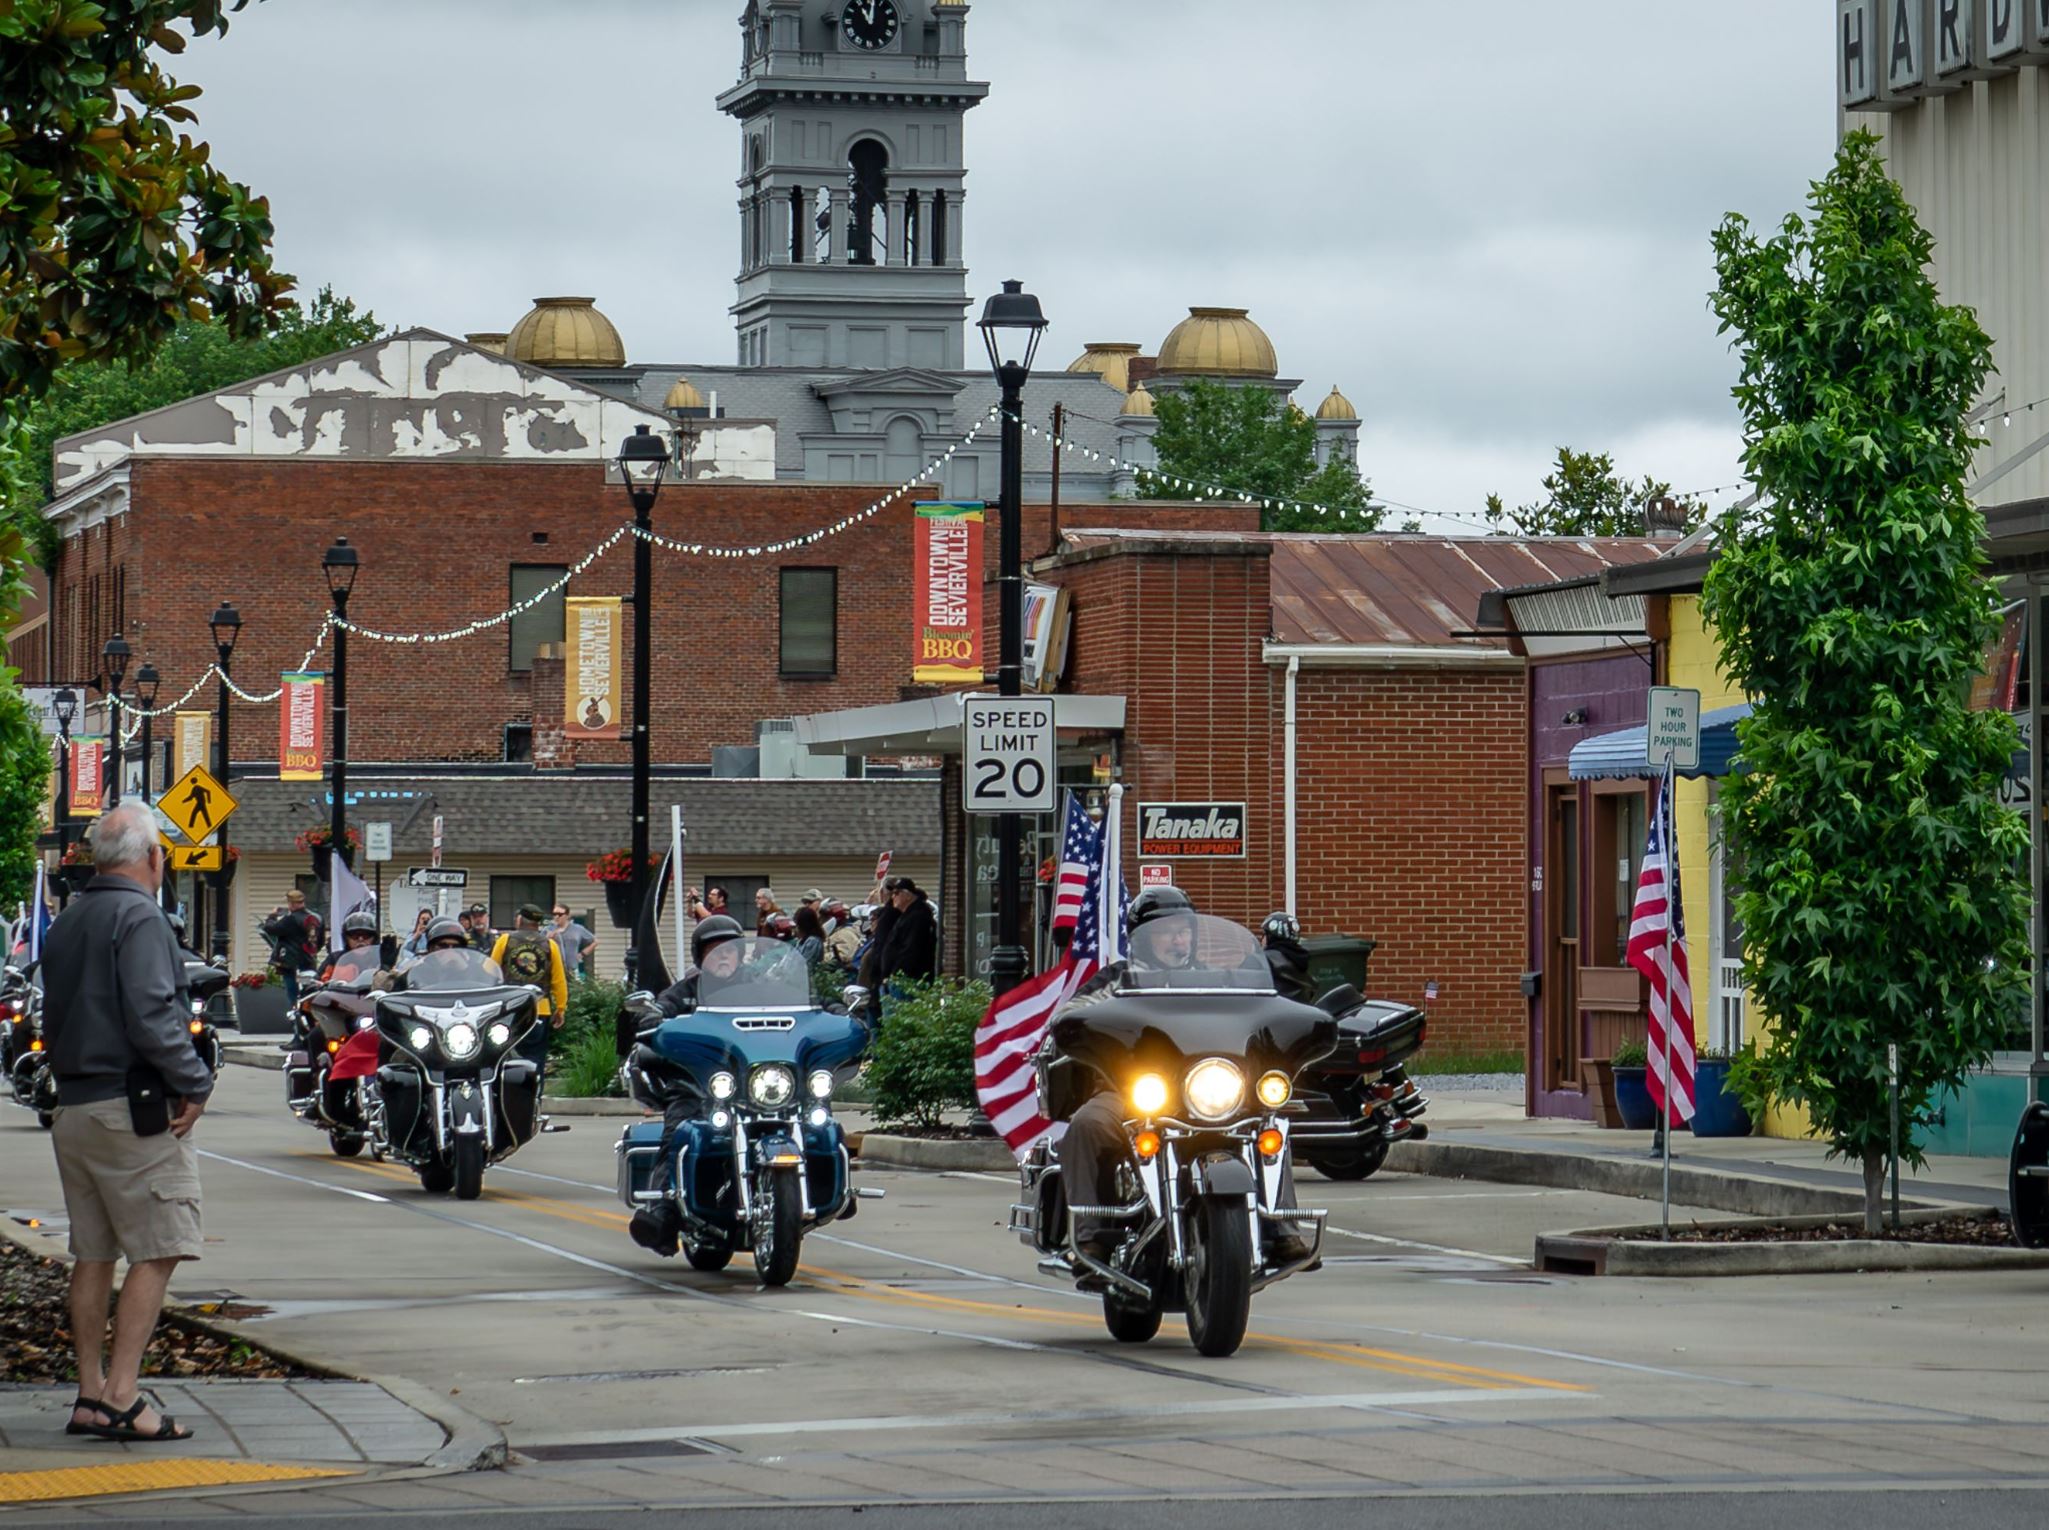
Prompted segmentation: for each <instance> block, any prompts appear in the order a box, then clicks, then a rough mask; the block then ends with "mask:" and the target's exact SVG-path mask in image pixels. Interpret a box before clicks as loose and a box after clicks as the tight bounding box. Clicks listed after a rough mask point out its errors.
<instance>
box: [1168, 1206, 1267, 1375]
mask: <svg viewBox="0 0 2049 1530" xmlns="http://www.w3.org/2000/svg"><path fill="white" fill-rule="evenodd" d="M1188 1232H1189V1238H1188V1267H1187V1269H1186V1271H1185V1272H1184V1273H1183V1276H1182V1280H1183V1284H1184V1286H1185V1287H1186V1290H1185V1293H1184V1294H1185V1295H1186V1298H1187V1306H1188V1337H1189V1339H1190V1341H1191V1342H1192V1343H1193V1344H1194V1345H1195V1348H1196V1352H1197V1353H1198V1354H1203V1355H1207V1356H1209V1357H1210V1358H1211V1359H1213V1360H1220V1359H1222V1358H1223V1357H1224V1356H1226V1355H1232V1354H1236V1353H1237V1351H1238V1346H1239V1345H1240V1344H1242V1343H1244V1342H1245V1325H1246V1324H1247V1323H1249V1322H1250V1321H1251V1320H1252V1217H1251V1214H1250V1213H1249V1212H1247V1211H1246V1209H1245V1202H1244V1200H1243V1199H1242V1198H1234V1197H1225V1196H1204V1197H1203V1198H1202V1199H1201V1200H1200V1201H1198V1202H1196V1205H1195V1214H1194V1215H1193V1216H1192V1217H1190V1218H1189V1225H1188Z"/></svg>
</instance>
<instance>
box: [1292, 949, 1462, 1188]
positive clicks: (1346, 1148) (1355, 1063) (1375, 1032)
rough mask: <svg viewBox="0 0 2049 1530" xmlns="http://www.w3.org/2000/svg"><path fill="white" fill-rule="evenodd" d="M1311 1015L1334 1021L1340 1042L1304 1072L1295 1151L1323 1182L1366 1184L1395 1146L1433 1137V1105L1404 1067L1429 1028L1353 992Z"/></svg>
mask: <svg viewBox="0 0 2049 1530" xmlns="http://www.w3.org/2000/svg"><path fill="white" fill-rule="evenodd" d="M1316 1007H1317V1008H1318V1009H1321V1010H1323V1011H1324V1012H1325V1013H1326V1014H1329V1015H1332V1016H1334V1017H1335V1018H1336V1019H1337V1023H1338V1041H1337V1045H1336V1046H1335V1047H1334V1048H1332V1049H1331V1052H1330V1055H1329V1056H1327V1057H1323V1058H1320V1059H1318V1060H1317V1061H1316V1062H1314V1063H1311V1064H1310V1065H1309V1066H1308V1067H1307V1068H1305V1069H1304V1070H1303V1072H1302V1090H1301V1103H1302V1108H1303V1113H1302V1114H1301V1115H1300V1116H1298V1117H1297V1118H1296V1120H1295V1132H1294V1140H1295V1148H1296V1151H1297V1153H1298V1154H1299V1155H1300V1156H1301V1159H1302V1161H1303V1162H1304V1163H1306V1164H1308V1165H1309V1166H1310V1167H1311V1168H1313V1169H1315V1170H1316V1171H1317V1173H1319V1174H1321V1175H1322V1176H1323V1177H1324V1178H1325V1179H1346V1180H1357V1179H1365V1178H1366V1177H1367V1176H1368V1175H1370V1174H1373V1173H1375V1172H1377V1171H1378V1170H1379V1168H1380V1166H1381V1165H1382V1164H1384V1163H1386V1162H1387V1151H1388V1149H1389V1148H1391V1147H1392V1146H1394V1144H1395V1143H1397V1142H1403V1141H1413V1142H1420V1141H1422V1140H1423V1139H1424V1138H1425V1137H1427V1136H1429V1135H1430V1128H1429V1126H1428V1125H1426V1124H1425V1123H1424V1121H1423V1112H1424V1111H1425V1110H1427V1109H1428V1108H1429V1106H1430V1101H1429V1099H1428V1097H1427V1096H1425V1095H1424V1093H1423V1092H1422V1090H1420V1089H1418V1088H1417V1087H1416V1081H1415V1080H1414V1079H1412V1078H1410V1077H1409V1074H1408V1070H1407V1068H1405V1067H1404V1066H1403V1064H1404V1063H1406V1062H1407V1060H1408V1059H1409V1058H1411V1057H1413V1056H1414V1055H1415V1054H1416V1052H1417V1051H1418V1050H1419V1049H1420V1048H1421V1047H1422V1045H1423V1039H1424V1036H1425V1034H1426V1032H1427V1030H1428V1022H1427V1021H1426V1020H1425V1018H1424V1015H1423V1011H1422V1010H1420V1009H1417V1008H1416V1007H1415V1006H1414V1005H1412V1004H1399V1003H1396V1002H1394V1001H1393V1000H1390V999H1368V998H1366V997H1364V996H1363V995H1361V994H1360V992H1359V990H1358V989H1356V988H1353V987H1352V986H1351V985H1350V984H1345V985H1342V986H1340V987H1337V988H1333V989H1332V990H1331V991H1330V992H1329V993H1327V994H1324V995H1323V996H1322V997H1321V998H1319V999H1318V1000H1317V1001H1316Z"/></svg>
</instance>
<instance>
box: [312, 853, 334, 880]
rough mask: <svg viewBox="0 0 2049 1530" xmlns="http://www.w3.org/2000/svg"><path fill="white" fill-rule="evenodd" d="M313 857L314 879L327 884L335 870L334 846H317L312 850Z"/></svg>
mask: <svg viewBox="0 0 2049 1530" xmlns="http://www.w3.org/2000/svg"><path fill="white" fill-rule="evenodd" d="M312 855H313V878H314V880H315V881H318V882H325V881H326V880H327V879H328V876H329V874H330V873H331V871H332V869H333V864H334V846H332V845H315V846H314V847H313V850H312Z"/></svg>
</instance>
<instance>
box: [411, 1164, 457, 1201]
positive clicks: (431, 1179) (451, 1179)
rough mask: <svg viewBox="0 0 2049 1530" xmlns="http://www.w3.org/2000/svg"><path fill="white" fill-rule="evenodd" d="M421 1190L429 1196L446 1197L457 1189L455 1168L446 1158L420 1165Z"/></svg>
mask: <svg viewBox="0 0 2049 1530" xmlns="http://www.w3.org/2000/svg"><path fill="white" fill-rule="evenodd" d="M419 1174H420V1188H421V1189H422V1190H424V1191H426V1192H427V1193H428V1194H429V1195H446V1194H448V1192H449V1191H451V1190H453V1189H454V1188H455V1166H454V1165H453V1164H451V1163H449V1161H448V1160H447V1159H445V1158H435V1159H432V1160H430V1161H428V1162H426V1163H423V1164H421V1165H420V1168H419Z"/></svg>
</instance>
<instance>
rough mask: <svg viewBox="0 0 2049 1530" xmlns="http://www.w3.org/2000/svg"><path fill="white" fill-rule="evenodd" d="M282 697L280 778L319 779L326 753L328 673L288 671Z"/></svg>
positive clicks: (278, 764)
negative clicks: (293, 673) (291, 673)
mask: <svg viewBox="0 0 2049 1530" xmlns="http://www.w3.org/2000/svg"><path fill="white" fill-rule="evenodd" d="M283 685H284V691H285V693H284V695H283V696H282V697H280V698H279V700H278V707H277V717H278V741H277V774H278V779H279V780H280V781H318V780H319V779H320V767H321V762H322V761H323V759H324V758H325V756H326V752H327V751H326V716H327V708H326V707H325V706H324V705H323V704H322V703H323V700H324V698H325V696H326V692H327V676H326V675H324V674H296V675H286V676H285V677H284V679H283Z"/></svg>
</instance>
